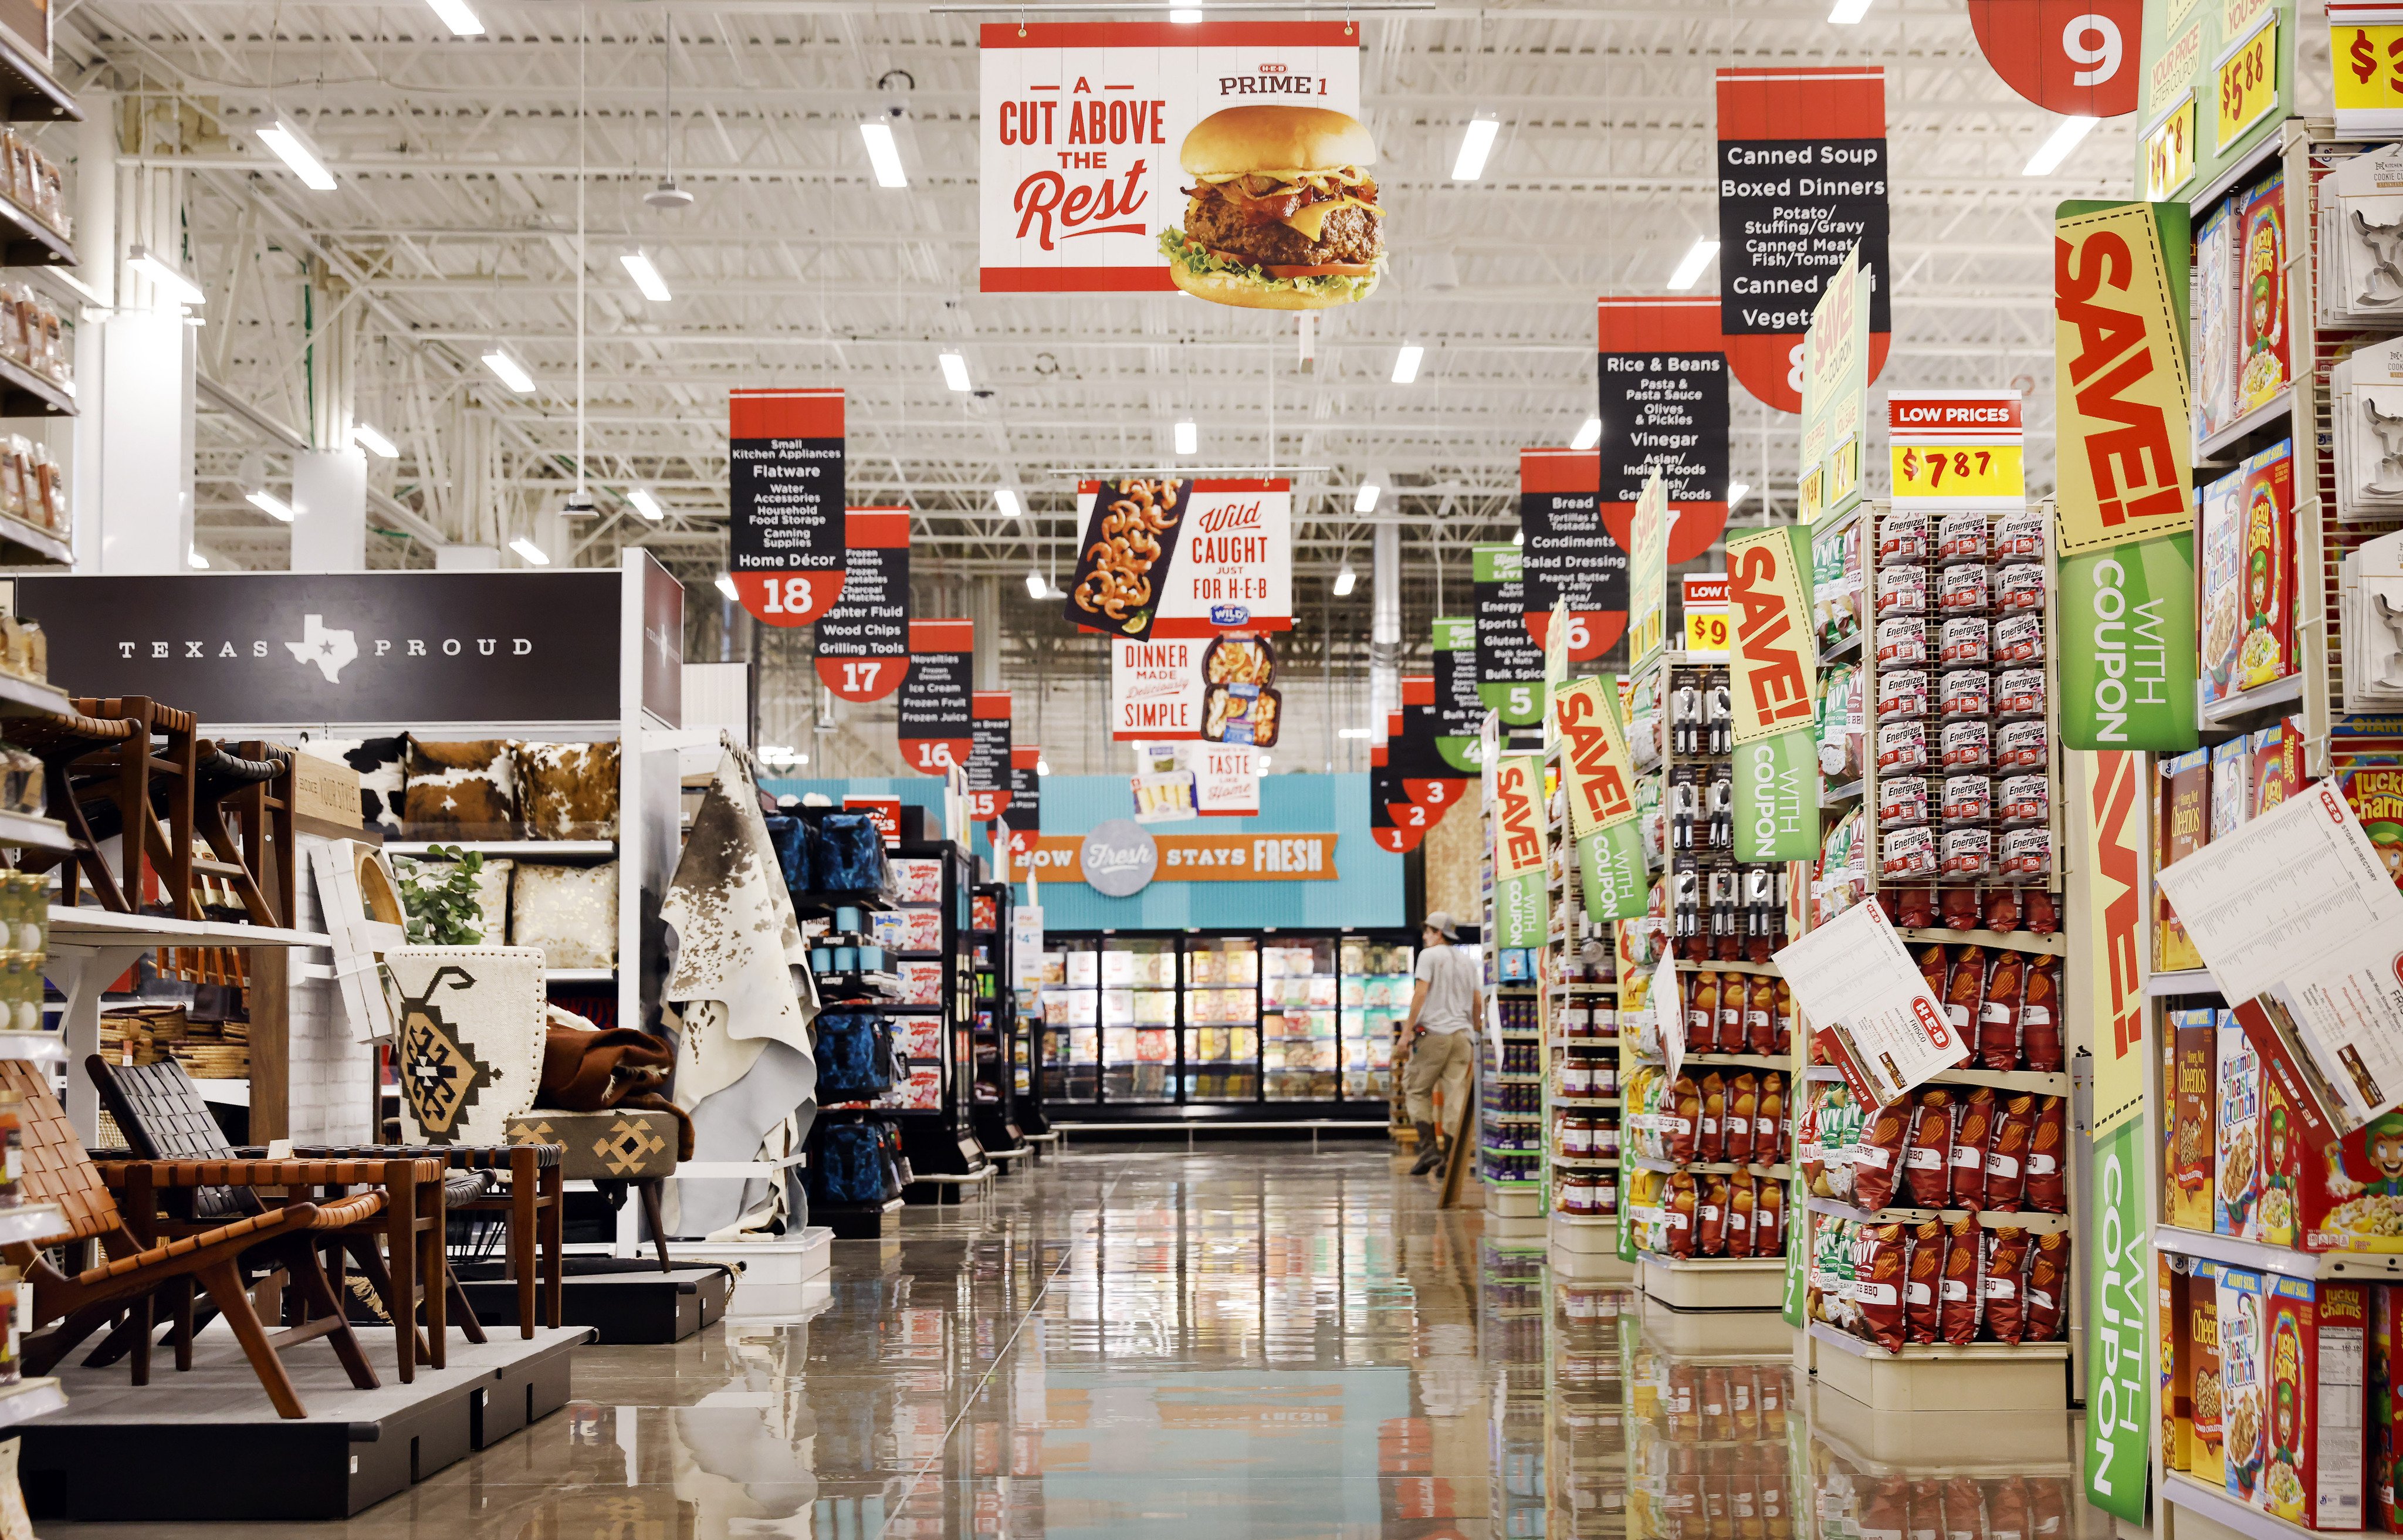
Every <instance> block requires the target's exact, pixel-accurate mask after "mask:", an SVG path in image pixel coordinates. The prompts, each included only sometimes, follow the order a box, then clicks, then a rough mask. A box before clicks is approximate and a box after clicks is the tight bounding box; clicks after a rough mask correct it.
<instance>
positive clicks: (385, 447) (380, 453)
mask: <svg viewBox="0 0 2403 1540" xmlns="http://www.w3.org/2000/svg"><path fill="white" fill-rule="evenodd" d="M351 442H352V443H354V444H356V445H357V446H358V447H359V448H361V449H363V450H365V451H368V453H369V454H372V455H374V456H375V457H376V458H377V459H379V460H397V459H399V458H400V446H399V445H398V444H396V443H394V442H393V441H392V440H391V439H389V438H386V437H384V436H383V435H382V434H381V433H378V432H377V431H376V430H375V429H373V428H371V427H369V426H368V424H367V423H352V424H351Z"/></svg>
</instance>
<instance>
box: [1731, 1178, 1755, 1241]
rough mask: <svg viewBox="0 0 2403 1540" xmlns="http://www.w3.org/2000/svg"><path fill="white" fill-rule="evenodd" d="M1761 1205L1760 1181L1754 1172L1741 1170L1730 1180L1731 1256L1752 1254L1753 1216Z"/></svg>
mask: <svg viewBox="0 0 2403 1540" xmlns="http://www.w3.org/2000/svg"><path fill="white" fill-rule="evenodd" d="M1759 1207H1760V1183H1759V1180H1758V1179H1757V1178H1756V1177H1755V1176H1754V1175H1753V1174H1752V1172H1748V1171H1740V1172H1736V1173H1735V1175H1734V1176H1732V1177H1730V1178H1729V1180H1728V1210H1727V1254H1728V1255H1729V1256H1751V1255H1752V1216H1753V1214H1754V1213H1755V1212H1756V1211H1757V1210H1758V1208H1759Z"/></svg>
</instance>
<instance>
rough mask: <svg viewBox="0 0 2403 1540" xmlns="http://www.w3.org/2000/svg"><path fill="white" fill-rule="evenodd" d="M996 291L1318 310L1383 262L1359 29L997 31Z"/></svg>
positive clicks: (988, 56) (993, 63)
mask: <svg viewBox="0 0 2403 1540" xmlns="http://www.w3.org/2000/svg"><path fill="white" fill-rule="evenodd" d="M980 41H981V66H982V67H981V95H980V103H981V111H980V113H979V132H980V140H979V161H978V171H979V192H978V197H979V201H980V208H979V215H980V218H979V227H980V231H979V266H980V269H981V275H980V276H981V286H982V288H983V289H984V291H985V292H986V293H988V294H995V293H1001V294H1022V293H1045V294H1094V293H1157V292H1165V291H1167V290H1171V289H1178V288H1181V289H1184V290H1185V291H1186V292H1188V293H1189V294H1195V295H1199V296H1201V297H1202V298H1205V299H1210V300H1213V301H1215V302H1216V303H1218V304H1224V305H1238V306H1243V307H1245V308H1249V309H1259V310H1318V309H1322V308H1324V307H1326V306H1329V305H1340V304H1347V303H1350V302H1351V301H1353V300H1355V299H1360V298H1366V297H1367V296H1368V293H1369V292H1370V291H1371V290H1373V289H1374V288H1375V287H1376V286H1377V280H1378V277H1379V274H1380V271H1381V270H1382V265H1383V258H1384V255H1385V252H1384V238H1383V234H1382V229H1381V225H1382V212H1383V211H1382V209H1381V208H1379V207H1378V204H1377V187H1376V182H1375V174H1376V173H1375V170H1374V167H1375V162H1376V159H1377V148H1376V143H1375V140H1374V138H1373V137H1372V136H1371V135H1370V134H1369V132H1368V129H1367V128H1366V127H1365V126H1363V125H1362V124H1361V123H1360V121H1359V119H1358V113H1359V111H1360V33H1359V29H1358V27H1357V26H1356V25H1354V23H1352V22H1349V21H1205V22H1198V23H1177V22H1161V21H1130V22H1111V21H1090V22H1043V23H1035V24H1027V23H1021V22H1015V21H998V22H993V23H991V24H989V25H987V26H986V27H985V28H984V29H983V31H982V35H981V39H980Z"/></svg>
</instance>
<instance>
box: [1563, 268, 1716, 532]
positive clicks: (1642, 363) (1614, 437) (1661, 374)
mask: <svg viewBox="0 0 2403 1540" xmlns="http://www.w3.org/2000/svg"><path fill="white" fill-rule="evenodd" d="M1597 311H1598V313H1599V316H1600V326H1599V333H1600V347H1601V353H1600V355H1599V357H1598V358H1597V359H1596V364H1597V368H1598V370H1599V372H1600V375H1601V378H1602V412H1601V416H1602V445H1601V448H1600V449H1599V451H1597V453H1598V455H1599V457H1600V461H1601V470H1602V521H1603V523H1604V525H1605V526H1606V527H1607V528H1608V529H1609V531H1610V536H1611V538H1612V539H1613V540H1616V541H1617V542H1618V548H1619V549H1620V550H1621V551H1632V550H1633V549H1634V548H1635V541H1634V538H1633V537H1632V535H1631V534H1629V532H1628V525H1629V524H1630V523H1631V522H1632V520H1634V517H1635V500H1636V499H1637V498H1638V497H1640V496H1642V495H1643V494H1644V481H1645V479H1646V477H1649V476H1650V475H1651V474H1652V473H1653V472H1654V471H1656V470H1657V471H1659V472H1660V477H1661V479H1662V480H1663V481H1665V482H1666V483H1667V484H1668V491H1669V506H1672V507H1674V508H1675V509H1676V510H1677V516H1676V520H1675V523H1674V528H1673V529H1672V530H1671V532H1670V535H1669V561H1670V563H1671V564H1672V565H1674V564H1677V563H1679V562H1691V561H1693V560H1694V559H1695V558H1696V557H1699V556H1701V555H1702V553H1703V552H1704V551H1707V550H1709V549H1710V548H1711V542H1713V541H1714V540H1716V539H1717V538H1718V537H1719V532H1720V531H1722V530H1724V529H1726V528H1727V489H1728V362H1727V344H1726V342H1725V341H1724V340H1722V339H1721V338H1720V336H1719V302H1718V301H1717V300H1715V299H1603V300H1600V301H1598V302H1597Z"/></svg>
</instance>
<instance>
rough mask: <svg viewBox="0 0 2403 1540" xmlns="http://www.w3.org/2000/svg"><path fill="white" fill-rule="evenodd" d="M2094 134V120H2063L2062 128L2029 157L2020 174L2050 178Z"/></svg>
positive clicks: (2053, 133)
mask: <svg viewBox="0 0 2403 1540" xmlns="http://www.w3.org/2000/svg"><path fill="white" fill-rule="evenodd" d="M2091 132H2094V119H2093V118H2063V119H2062V120H2061V127H2059V128H2057V129H2055V130H2053V131H2052V137H2051V138H2049V139H2048V140H2046V141H2045V142H2044V143H2043V145H2042V146H2038V148H2037V149H2036V152H2035V154H2034V155H2031V156H2029V157H2028V163H2027V165H2026V166H2025V167H2024V168H2023V169H2021V172H2020V174H2021V176H2050V175H2051V174H2052V173H2054V172H2055V171H2058V170H2059V169H2060V168H2061V163H2062V162H2063V160H2068V159H2069V152H2070V151H2071V150H2074V149H2076V148H2077V146H2078V142H2079V141H2080V140H2083V139H2084V138H2085V137H2086V136H2087V135H2088V134H2090V133H2091Z"/></svg>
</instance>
